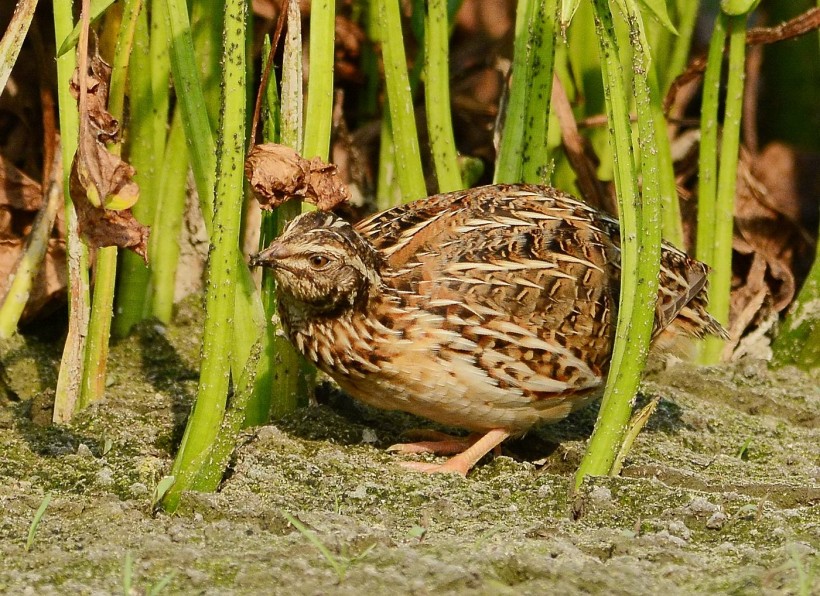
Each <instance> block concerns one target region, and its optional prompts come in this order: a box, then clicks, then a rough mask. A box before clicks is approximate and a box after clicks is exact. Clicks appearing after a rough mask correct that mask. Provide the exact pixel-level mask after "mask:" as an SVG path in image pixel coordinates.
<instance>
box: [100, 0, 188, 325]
mask: <svg viewBox="0 0 820 596" xmlns="http://www.w3.org/2000/svg"><path fill="white" fill-rule="evenodd" d="M161 2H162V0H151V15H152V18H151V22H150V25H149V23H148V18H147V13H148V11H146V10H143V11H142V12H141V13H140V19H139V21H138V24H137V30H136V32H135V39H134V46H135V51H134V52H133V55H132V58H131V67H130V72H129V89H130V92H129V98H130V104H129V105H130V114H129V119H128V133H127V135H126V141H127V146H126V151H127V154H128V159H129V160H130V163H131V165H133V166H134V168H135V169H136V170H137V174H136V176H135V179H136V181H137V183H138V184H139V185H140V200H139V201H137V203H136V204H135V205H134V207H133V208H132V211H133V214H134V217H135V218H136V219H137V220H138V221H140V222H142V223H145V224H150V225H151V226H152V233H151V238H150V243H149V249H148V254H149V256H150V258H151V262H150V264H149V266H146V264H145V262H144V261H143V260H142V259H141V258H140V257H139V255H137V254H135V253H133V252H131V251H123V252H122V254H121V255H120V266H119V269H120V272H119V276H118V280H117V295H116V301H117V302H116V313H115V317H114V323H113V327H112V332H113V335H114V336H115V337H124V336H125V335H127V334H128V332H129V331H130V330H131V327H133V326H134V324H136V323H137V322H139V321H141V320H142V319H144V318H145V317H147V316H149V315H152V314H153V315H156V313H155V312H153V304H155V302H156V294H157V293H158V292H159V293H162V294H163V295H164V296H167V295H168V294H170V295H171V296H173V284H174V275H173V272H172V273H171V275H170V278H169V276H168V275H166V274H163V275H161V276H159V277H158V276H156V275H155V272H154V269H155V268H156V267H157V266H167V263H168V261H167V260H166V259H167V255H166V253H163V252H157V250H156V244H157V240H158V238H157V236H158V235H159V234H160V230H159V229H157V227H156V224H157V223H158V222H160V223H162V224H163V226H164V230H163V232H164V231H165V230H167V229H168V228H167V227H165V224H167V222H166V220H165V218H164V217H157V213H158V205H159V204H160V203H162V204H163V205H164V206H165V207H164V209H168V206H169V197H168V196H167V195H165V194H163V192H165V191H167V190H168V186H167V184H165V189H164V190H161V189H160V187H161V186H163V184H164V183H165V178H164V175H163V170H165V169H166V168H168V167H169V164H168V163H167V162H164V161H163V157H164V156H165V154H166V146H165V145H166V137H167V136H168V105H169V100H170V98H169V82H170V68H171V66H170V62H169V60H168V41H169V40H168V20H167V19H166V18H165V17H164V16H163V13H162V9H163V6H162V3H161ZM183 140H184V137H183ZM183 149H184V148H183ZM172 155H173V158H174V159H175V160H176V159H178V158H179V155H182V156H184V157H185V158H186V159H187V152H184V151H183V153H182V154H177V153H174V154H172ZM186 168H187V165H186ZM184 182H185V181H184V179H183V181H182V191H183V192H182V193H180V190H178V189H177V188H176V187H173V190H172V192H173V193H174V196H175V197H176V198H177V199H179V200H181V201H182V203H183V207H177V206H174V207H171V209H172V211H174V212H175V210H178V209H180V208H184V202H185V194H184V189H185V183H184ZM180 197H181V198H180ZM173 239H174V242H176V239H177V236H176V235H174V236H173ZM159 241H160V242H163V240H159ZM172 251H173V254H178V250H177V249H176V248H174V249H172ZM160 261H162V264H160ZM175 262H176V261H174V263H175ZM169 279H170V282H168V280H169ZM158 280H163V283H170V284H171V286H172V287H171V289H170V290H169V289H168V288H157V287H156V285H154V284H155V283H156V282H157V281H158ZM167 312H168V313H169V314H168V315H167V317H170V306H169V307H168V309H167ZM167 317H165V318H164V319H163V320H166V322H167V320H168V318H167Z"/></svg>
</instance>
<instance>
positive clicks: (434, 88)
mask: <svg viewBox="0 0 820 596" xmlns="http://www.w3.org/2000/svg"><path fill="white" fill-rule="evenodd" d="M425 26H426V28H425V34H424V40H425V43H426V44H427V48H426V51H425V53H424V57H425V73H424V76H425V79H424V102H425V106H426V108H427V132H428V134H429V136H430V148H431V150H432V152H433V163H434V164H435V167H436V180H437V181H438V190H439V192H449V191H451V190H458V189H460V188H463V187H464V183H463V182H462V180H461V173H460V172H459V168H458V161H457V158H456V155H457V154H456V142H455V138H454V136H453V118H452V114H451V113H450V69H449V67H448V62H449V42H450V27H449V23H448V20H447V0H430V2H429V3H428V6H427V18H426V19H425Z"/></svg>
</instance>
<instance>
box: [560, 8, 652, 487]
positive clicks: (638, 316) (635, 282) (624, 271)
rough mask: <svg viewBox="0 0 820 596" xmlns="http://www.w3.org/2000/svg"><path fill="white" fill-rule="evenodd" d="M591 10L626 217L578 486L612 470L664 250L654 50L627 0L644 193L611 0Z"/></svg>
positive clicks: (640, 362)
mask: <svg viewBox="0 0 820 596" xmlns="http://www.w3.org/2000/svg"><path fill="white" fill-rule="evenodd" d="M593 10H594V11H595V25H596V31H597V33H598V39H599V51H600V55H601V64H602V70H601V74H602V76H603V81H604V89H605V90H606V98H607V101H606V112H607V119H608V120H609V128H610V143H611V144H612V145H613V147H614V159H615V169H614V173H615V188H616V192H617V195H618V205H619V208H620V223H621V290H620V297H619V304H618V320H617V327H616V332H615V345H614V347H613V353H612V362H611V364H610V370H609V376H608V378H607V384H606V388H605V390H604V397H603V400H602V402H601V410H600V414H599V416H598V421H597V423H596V424H595V430H594V431H593V433H592V437H591V438H590V440H589V444H588V446H587V451H586V453H585V455H584V458H583V460H582V461H581V465H580V466H579V468H578V471H577V473H576V476H575V485H576V487H577V486H580V484H581V482H582V481H583V479H584V476H586V475H602V474H608V473H609V472H610V471H611V468H612V464H613V461H614V459H615V456H616V454H617V453H618V448H619V446H620V445H621V443H622V442H623V437H624V433H625V432H626V429H627V425H628V422H629V417H630V415H631V413H632V399H633V398H634V396H635V392H636V391H637V388H638V383H639V381H640V375H641V372H642V371H643V366H644V363H645V361H646V355H647V353H648V348H649V341H650V338H651V333H652V325H653V321H654V311H655V303H656V300H657V287H658V261H659V254H660V235H659V225H658V223H659V209H660V207H659V203H658V199H657V194H658V191H659V187H660V180H659V171H658V165H657V162H656V159H657V156H656V155H655V154H654V152H653V151H652V150H651V148H652V145H653V140H654V137H655V135H656V132H657V128H656V127H655V126H654V124H653V122H652V111H651V107H650V103H651V102H650V96H649V93H650V92H649V87H648V85H647V82H646V80H645V78H644V77H645V76H646V74H645V73H646V72H647V69H648V67H649V56H648V54H646V50H645V49H644V48H643V47H642V45H641V38H642V35H641V34H640V32H641V29H640V28H641V22H640V20H639V17H638V14H637V10H636V9H635V7H634V5H631V3H629V4H628V10H629V12H628V13H627V18H628V22H629V39H630V40H632V43H633V71H634V74H635V76H634V77H633V84H634V85H635V87H634V92H635V99H636V107H637V110H638V116H639V135H640V139H639V142H640V144H641V147H642V148H643V149H644V150H643V151H642V152H641V153H642V168H643V176H644V198H643V200H642V199H641V197H640V195H639V193H638V186H637V175H636V171H635V165H634V158H633V151H632V144H631V140H632V134H631V125H630V121H629V103H630V96H629V95H628V93H627V90H626V88H625V85H624V76H623V72H622V70H621V63H620V60H619V45H620V44H619V40H618V38H617V35H616V33H615V26H614V23H613V21H612V14H611V13H610V11H609V5H608V2H607V1H606V0H593Z"/></svg>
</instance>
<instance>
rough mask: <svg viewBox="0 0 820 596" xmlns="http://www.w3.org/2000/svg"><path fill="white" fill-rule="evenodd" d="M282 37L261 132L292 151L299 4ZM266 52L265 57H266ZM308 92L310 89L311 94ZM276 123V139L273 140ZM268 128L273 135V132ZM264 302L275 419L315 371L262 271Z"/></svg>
mask: <svg viewBox="0 0 820 596" xmlns="http://www.w3.org/2000/svg"><path fill="white" fill-rule="evenodd" d="M287 16H288V23H287V34H286V36H285V43H284V46H285V47H284V52H283V64H282V97H281V101H279V98H278V97H277V93H276V81H275V78H273V77H271V79H270V81H269V83H268V88H267V89H266V90H265V102H266V112H267V113H268V114H269V115H271V116H272V118H268V119H267V120H269V121H270V124H271V125H273V127H272V126H271V125H266V126H265V130H264V131H263V133H264V136H265V140H266V141H278V142H280V143H282V144H283V145H287V146H289V147H291V148H293V149H295V150H296V151H299V149H300V147H301V146H302V137H303V134H302V133H303V127H302V121H303V120H302V116H303V114H302V106H303V102H302V30H301V16H300V14H299V2H298V0H292V1H291V2H290V3H289V4H288V15H287ZM267 53H268V52H267V51H266V52H265V55H266V56H267ZM310 92H311V93H313V92H314V90H311V91H310ZM277 121H278V130H279V137H278V138H277V137H276V135H275V128H276V125H277ZM272 128H273V130H272ZM300 203H301V202H300V201H297V200H291V201H288V202H287V203H285V204H283V205H281V206H280V207H278V208H277V209H276V210H275V211H274V212H273V213H270V214H263V218H264V219H263V227H262V234H261V235H260V243H261V244H262V245H263V246H267V245H268V244H269V243H270V241H271V240H273V239H274V238H275V237H277V236H278V235H279V234H281V233H282V230H283V229H284V227H285V225H286V224H287V223H288V221H290V220H291V219H293V218H294V217H296V216H297V215H299V213H300V212H301V210H302V207H301V204H300ZM262 283H263V301H264V303H265V312H266V314H267V317H268V321H272V323H273V324H272V325H269V326H268V328H267V330H268V333H269V334H270V339H271V347H270V348H269V349H268V352H267V361H268V362H269V363H270V369H269V370H270V373H269V374H270V379H271V408H270V416H271V418H273V419H278V418H281V417H282V416H284V415H285V414H288V413H290V412H292V411H294V410H295V409H296V408H297V407H298V406H299V405H300V404H304V403H306V402H307V395H308V393H309V391H310V390H311V388H312V387H313V380H314V378H315V374H316V373H315V369H314V368H313V367H312V366H311V365H310V364H309V363H308V362H306V361H305V360H304V359H303V358H302V357H301V355H300V354H299V353H298V352H297V351H296V350H295V349H294V347H293V346H292V345H291V344H290V342H289V341H288V340H287V339H285V338H284V337H282V334H281V333H280V331H281V325H280V324H279V318H278V317H277V316H276V294H275V291H276V290H275V280H274V279H273V276H272V274H271V272H270V271H269V270H268V269H265V270H264V271H263V273H262Z"/></svg>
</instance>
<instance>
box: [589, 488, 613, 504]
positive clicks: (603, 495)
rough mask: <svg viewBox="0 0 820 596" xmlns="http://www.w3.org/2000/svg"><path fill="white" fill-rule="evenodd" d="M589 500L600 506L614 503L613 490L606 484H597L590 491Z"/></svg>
mask: <svg viewBox="0 0 820 596" xmlns="http://www.w3.org/2000/svg"><path fill="white" fill-rule="evenodd" d="M589 500H590V501H592V503H594V504H595V505H598V506H605V505H609V504H611V503H612V491H611V490H609V489H608V488H607V487H605V486H596V487H595V488H593V489H592V490H591V491H589Z"/></svg>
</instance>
